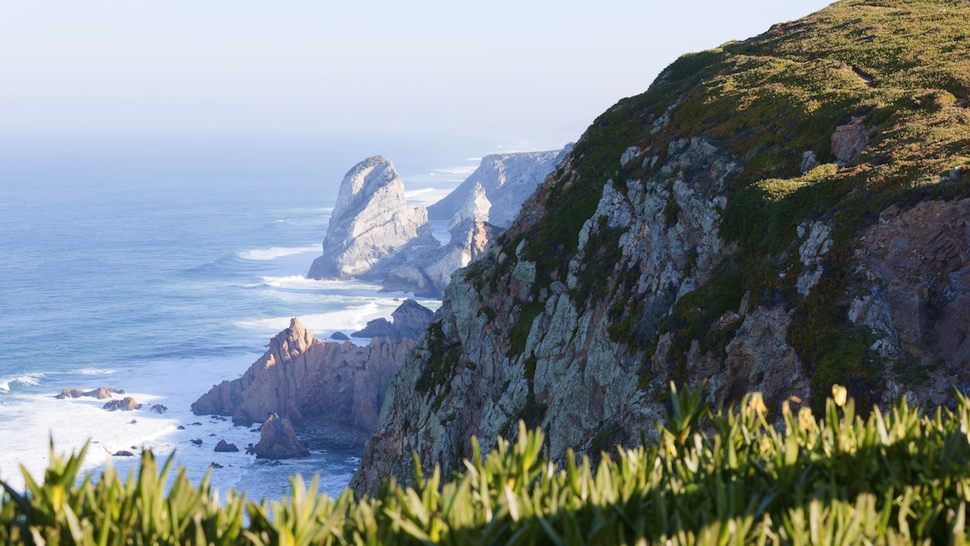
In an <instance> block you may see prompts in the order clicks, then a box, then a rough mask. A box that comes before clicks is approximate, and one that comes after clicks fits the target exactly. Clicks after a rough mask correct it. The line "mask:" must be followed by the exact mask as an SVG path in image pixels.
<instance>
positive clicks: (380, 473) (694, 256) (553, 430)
mask: <svg viewBox="0 0 970 546" xmlns="http://www.w3.org/2000/svg"><path fill="white" fill-rule="evenodd" d="M967 28H970V5H967V3H966V2H957V1H939V2H929V1H925V0H894V1H879V2H856V1H843V2H838V3H835V4H833V5H832V6H830V7H828V8H826V9H824V10H822V11H820V12H818V13H816V14H814V15H811V16H809V17H806V18H804V19H801V20H798V21H794V22H790V23H784V24H779V25H775V26H773V27H772V28H771V29H770V30H769V31H768V32H766V33H765V34H762V35H760V36H757V37H755V38H751V39H749V40H745V41H741V42H731V43H728V44H725V45H724V46H722V47H720V48H717V49H714V50H710V51H704V52H701V53H694V54H689V55H685V56H684V57H681V58H680V59H678V60H677V61H676V62H674V63H673V64H672V65H671V66H669V67H668V68H667V69H666V70H664V71H663V72H662V73H661V74H660V76H659V77H658V78H657V80H656V81H655V82H654V83H653V85H651V87H650V89H649V90H647V92H645V93H644V94H642V95H639V96H636V97H632V98H628V99H623V100H621V101H620V102H619V103H617V104H616V105H615V106H613V107H612V108H610V109H609V110H608V111H607V112H605V113H604V114H602V115H601V116H600V117H599V118H597V119H596V120H595V121H594V122H593V124H592V125H591V126H590V127H589V129H588V130H587V131H586V133H585V134H584V135H583V137H582V138H581V139H580V140H579V141H578V142H577V143H576V147H575V149H574V150H573V151H572V152H571V153H570V154H569V155H568V157H567V158H566V160H565V161H564V162H563V163H561V164H559V166H558V167H557V168H556V169H555V171H554V173H553V174H552V175H550V176H549V177H548V178H547V179H546V180H545V182H544V183H543V184H542V186H541V187H540V188H539V189H538V190H537V191H536V192H535V193H534V194H533V195H532V197H531V198H530V199H529V200H528V201H527V202H526V203H525V204H524V205H523V207H522V210H521V212H520V214H519V216H518V218H517V220H516V221H515V222H514V223H513V224H512V225H511V227H509V229H508V230H507V231H505V232H504V233H503V234H502V235H501V236H500V237H499V241H498V245H497V246H493V247H492V249H491V250H490V251H489V252H488V253H487V255H486V256H485V257H483V258H482V259H480V260H479V261H477V262H475V263H473V264H471V265H470V266H469V267H467V268H466V269H464V270H463V271H462V272H460V273H459V274H457V275H456V276H455V277H454V279H453V282H452V283H451V284H450V285H449V286H448V288H447V291H446V295H445V299H444V304H443V307H442V318H441V320H440V321H438V322H435V323H433V324H432V325H431V326H430V327H429V329H428V332H427V334H426V335H425V337H423V338H422V340H421V341H420V342H419V344H418V345H417V347H416V348H415V349H414V350H412V351H411V352H410V353H409V354H408V357H407V362H406V364H405V366H404V368H403V369H402V370H401V372H399V373H398V374H397V375H396V376H395V378H394V380H393V381H392V383H391V386H390V388H389V390H388V392H387V397H386V401H385V403H384V406H383V408H382V410H381V416H380V425H379V430H378V432H377V433H376V434H375V435H374V437H373V438H372V439H371V440H370V441H369V442H368V444H367V447H366V448H365V451H364V455H363V459H362V464H361V467H360V470H359V471H358V473H357V474H356V475H355V477H354V480H353V482H352V485H353V486H354V488H355V489H356V490H357V491H358V492H366V491H373V490H374V488H375V487H377V485H378V484H379V482H380V481H381V480H383V479H386V478H388V477H391V476H394V477H396V478H397V479H398V481H399V483H400V482H407V481H408V480H409V479H410V476H411V467H410V465H411V460H410V458H409V454H410V453H411V452H412V451H415V452H417V453H418V454H419V455H420V457H421V461H422V463H423V464H425V465H427V469H428V470H430V468H431V466H433V465H434V464H440V465H441V466H442V470H443V473H444V474H445V475H447V474H448V473H449V472H450V471H452V470H455V469H458V468H459V467H460V460H461V458H462V457H469V456H470V455H471V451H470V444H469V438H470V437H471V436H472V435H476V436H478V438H479V442H480V444H481V445H486V446H487V445H492V444H493V442H494V441H495V438H496V437H497V436H498V435H505V436H506V437H509V436H515V434H516V432H517V428H516V426H515V423H516V422H517V421H518V420H519V419H522V420H524V421H525V422H526V423H527V424H528V425H529V426H539V425H541V426H542V427H543V429H544V430H545V431H546V432H547V443H546V453H547V454H548V455H549V456H551V457H552V458H553V459H560V460H561V459H562V458H563V457H564V456H565V453H566V451H567V449H574V450H576V452H578V453H580V454H590V455H593V456H594V457H595V456H597V455H598V454H599V453H600V451H601V450H610V449H611V448H612V447H613V446H614V445H615V444H616V443H621V444H627V443H633V442H636V441H638V440H639V438H640V437H641V434H647V435H649V434H651V433H652V431H653V430H654V428H653V423H654V422H655V421H656V419H657V418H658V417H659V416H660V415H661V414H662V413H663V411H664V403H665V400H666V398H665V397H666V394H665V393H667V392H668V391H667V385H668V384H669V382H671V381H673V382H675V383H678V384H689V385H700V384H705V385H706V386H705V390H704V394H705V396H706V399H707V402H708V403H709V404H710V406H711V407H713V408H717V407H718V406H721V405H724V404H729V403H733V402H737V401H738V400H739V398H740V397H741V396H742V395H743V394H744V393H745V392H748V391H761V392H762V393H763V394H764V400H765V401H766V403H767V405H768V407H769V410H771V411H774V410H776V409H777V408H778V407H779V406H780V404H781V403H782V402H783V401H786V400H788V401H790V403H792V404H797V402H796V401H801V403H804V404H807V405H815V406H816V408H817V407H818V405H819V404H820V403H821V401H822V399H823V398H824V396H825V395H826V394H827V393H828V392H830V390H829V389H830V387H831V385H832V384H833V383H839V384H843V385H846V386H847V387H848V389H849V393H850V395H851V396H853V397H855V398H856V400H857V401H858V402H859V406H858V407H867V406H869V407H871V404H872V403H884V402H889V401H891V400H894V399H895V398H897V397H899V396H902V395H906V396H907V397H908V398H909V399H910V400H915V401H917V402H919V403H921V404H927V405H931V404H952V403H953V400H954V399H953V393H952V389H954V388H955V389H957V390H959V391H961V392H963V393H970V360H968V358H970V357H968V355H970V250H968V249H970V216H968V213H970V208H968V207H970V166H968V161H970V156H968V150H970V112H968V109H967V102H966V101H967V100H968V98H970V70H968V60H967V58H966V56H965V51H966V50H965V48H963V47H955V46H954V44H958V43H962V40H963V36H964V34H965V33H966V29H967Z"/></svg>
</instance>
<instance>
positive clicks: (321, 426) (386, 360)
mask: <svg viewBox="0 0 970 546" xmlns="http://www.w3.org/2000/svg"><path fill="white" fill-rule="evenodd" d="M415 307H421V306H420V305H418V304H417V303H415V302H413V301H411V300H408V301H407V302H405V303H404V304H403V305H402V306H401V307H399V308H398V309H397V310H396V311H395V313H394V318H395V321H394V323H392V324H390V325H389V326H390V330H391V331H392V332H393V333H394V335H395V337H396V339H390V338H387V337H374V338H373V339H372V340H371V341H370V343H369V344H367V345H366V346H358V345H354V344H353V343H350V342H344V343H335V342H332V341H323V340H319V339H317V338H315V337H313V334H311V333H310V332H309V331H308V330H307V329H306V328H305V327H304V326H303V325H302V324H301V323H300V321H299V320H298V319H295V318H294V319H293V320H292V321H291V322H290V327H289V328H287V329H286V330H283V331H282V332H280V333H279V334H277V335H276V337H274V338H273V339H272V340H270V343H269V349H268V350H267V351H266V353H265V354H264V355H263V356H262V357H261V358H260V359H259V360H257V361H256V362H255V363H253V365H252V366H251V367H250V368H249V370H247V371H246V373H245V374H243V376H242V377H240V378H238V379H235V380H233V381H223V382H222V383H220V384H219V385H215V386H213V387H212V389H211V390H210V391H209V392H207V393H206V394H204V395H203V396H202V397H200V398H199V399H198V400H197V401H196V402H195V403H193V404H192V411H193V412H195V413H196V414H200V415H201V414H215V415H225V416H230V417H232V420H233V422H234V423H236V424H240V425H247V426H248V425H250V424H252V423H254V422H264V421H266V420H267V419H268V418H269V417H270V416H272V415H276V416H277V418H278V420H279V421H280V422H281V423H282V424H285V423H292V424H293V425H295V426H296V427H297V428H302V429H304V430H310V431H313V432H314V433H315V436H317V437H318V438H317V439H320V440H327V436H328V435H329V434H334V435H335V436H336V437H335V438H332V440H334V441H340V442H344V441H345V439H346V437H347V436H356V437H358V438H360V439H361V441H362V440H363V439H365V438H366V437H367V436H368V435H369V434H371V433H372V432H374V431H375V430H376V428H377V415H378V411H379V410H380V407H381V404H382V403H383V401H384V393H385V391H386V390H387V385H388V384H389V383H390V380H391V376H392V375H393V374H394V372H396V371H397V370H398V369H400V368H401V366H402V365H403V363H404V355H405V353H406V352H407V350H408V349H410V348H411V347H413V346H414V344H415V339H414V337H416V336H415V333H417V332H421V331H423V330H424V328H425V327H426V326H427V324H428V322H429V321H430V320H431V312H430V311H429V310H428V309H425V308H423V307H421V310H423V312H422V311H421V310H416V309H415ZM276 437H280V438H285V437H286V435H285V434H282V435H281V434H277V435H276V436H274V438H276ZM270 444H272V443H270Z"/></svg>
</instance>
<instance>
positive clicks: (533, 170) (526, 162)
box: [428, 144, 572, 228]
mask: <svg viewBox="0 0 970 546" xmlns="http://www.w3.org/2000/svg"><path fill="white" fill-rule="evenodd" d="M570 150H572V145H571V144H569V145H567V146H566V147H565V148H563V149H562V150H554V151H550V152H528V153H514V154H496V155H489V156H485V157H484V158H483V159H482V163H481V165H479V167H478V169H476V170H475V172H473V173H472V174H471V176H469V177H468V178H467V179H466V180H465V181H464V182H462V183H461V185H460V186H458V187H457V188H455V191H453V192H451V193H449V194H448V195H447V196H446V197H445V198H443V199H442V200H441V201H438V202H437V203H435V204H433V205H431V206H430V207H428V216H429V217H430V218H431V219H432V220H449V221H451V220H452V218H454V216H455V215H456V214H459V213H462V212H463V211H466V210H467V209H468V208H469V206H471V207H473V208H474V207H475V206H476V205H474V203H475V202H476V200H477V201H478V202H479V204H481V200H480V198H479V197H478V194H477V190H476V188H479V187H480V188H481V189H482V190H483V191H484V197H485V201H486V202H487V208H488V215H487V217H486V218H479V219H477V220H478V221H485V222H488V223H490V224H492V225H494V226H498V227H502V228H506V227H509V226H510V225H511V224H512V220H515V217H516V216H518V214H519V209H520V208H522V203H523V202H524V201H525V200H526V198H527V197H529V196H530V195H532V192H534V191H535V189H536V188H537V187H538V186H539V184H541V183H542V181H543V180H545V179H546V176H548V175H549V173H551V172H552V170H553V169H555V168H556V165H558V164H559V162H560V161H561V160H562V158H563V157H564V156H565V154H567V153H569V151H570ZM469 203H473V205H469Z"/></svg>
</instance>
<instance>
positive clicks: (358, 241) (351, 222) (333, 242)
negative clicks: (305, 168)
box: [307, 156, 438, 279]
mask: <svg viewBox="0 0 970 546" xmlns="http://www.w3.org/2000/svg"><path fill="white" fill-rule="evenodd" d="M408 245H410V246H411V247H415V246H418V247H420V246H424V245H430V246H437V245H438V242H437V241H436V240H435V239H434V237H432V236H431V227H430V225H429V224H428V211H427V210H426V209H425V208H423V207H416V208H415V207H410V206H408V204H407V201H406V200H405V198H404V183H403V182H402V181H401V177H400V176H399V175H398V174H397V171H396V170H394V165H393V164H392V163H391V162H390V161H388V160H387V159H385V158H383V157H380V156H375V157H371V158H368V159H365V160H364V161H361V162H360V163H358V164H357V165H355V166H354V168H352V169H351V170H350V171H349V172H348V173H347V175H346V176H345V177H344V179H343V181H342V182H341V184H340V190H339V192H338V194H337V202H336V204H335V205H334V208H333V213H332V214H331V216H330V225H329V226H328V227H327V235H326V238H324V240H323V255H322V256H320V257H319V258H317V259H316V260H314V261H313V265H312V266H311V267H310V272H309V274H308V275H307V276H308V277H309V278H311V279H324V278H336V279H346V278H351V277H358V278H368V277H371V278H379V277H382V276H383V272H382V271H381V270H380V266H381V264H382V263H384V262H386V261H387V260H389V259H391V258H393V257H394V256H395V255H396V254H397V253H398V252H399V251H401V249H402V248H404V247H405V246H408Z"/></svg>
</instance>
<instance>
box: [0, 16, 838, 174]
mask: <svg viewBox="0 0 970 546" xmlns="http://www.w3.org/2000/svg"><path fill="white" fill-rule="evenodd" d="M827 4H828V2H827V1H825V0H785V1H784V2H779V1H777V0H744V1H739V2H723V1H720V0H718V1H714V0H674V1H664V2H656V1H650V0H597V1H595V2H593V1H577V0H559V1H556V2H553V1H534V0H533V1H529V0H518V1H508V0H492V1H490V2H488V3H481V2H475V3H473V2H455V1H428V0H412V1H410V2H390V1H373V0H371V1H367V0H359V1H356V2H329V1H322V0H277V1H274V2H266V1H265V0H201V1H200V0H164V1H159V0H154V1H149V0H85V1H84V2H77V1H76V0H37V1H27V0H5V1H2V2H0V179H2V178H4V175H6V178H7V179H9V178H10V176H14V175H23V174H25V173H27V174H33V173H36V172H38V171H39V170H43V169H45V168H53V167H52V166H57V167H62V168H63V169H66V170H69V171H71V172H74V171H75V170H78V169H82V168H86V166H89V164H90V165H93V164H98V165H99V167H100V168H102V171H103V170H104V167H105V166H106V165H109V164H114V163H118V162H119V161H120V160H121V158H128V159H130V161H132V162H134V163H135V164H138V165H147V164H149V163H151V164H154V165H159V166H163V167H165V168H170V167H171V166H173V165H179V166H182V167H184V168H186V169H190V170H191V169H200V168H203V167H204V166H206V165H208V164H213V163H218V162H219V161H222V162H223V163H226V162H227V161H229V160H228V159H226V158H230V157H231V158H232V159H231V162H235V163H236V164H238V165H237V166H238V167H239V169H240V170H241V171H247V172H249V171H252V170H254V169H258V168H263V167H265V165H268V164H274V165H282V164H286V163H290V164H293V165H297V164H300V165H304V164H306V163H307V161H316V163H317V164H320V165H322V164H324V163H326V164H328V165H329V164H335V165H339V169H338V168H337V167H334V169H335V170H334V171H333V172H332V173H330V172H328V173H325V174H326V176H339V174H337V173H338V172H339V173H342V172H343V170H345V169H346V168H349V166H351V165H352V164H353V162H355V161H356V160H358V159H360V158H363V157H366V156H367V155H374V154H375V153H382V154H385V155H388V154H391V155H393V156H394V157H395V162H396V163H397V161H398V160H399V159H402V158H407V157H414V166H415V167H414V168H415V169H419V167H418V165H427V164H432V163H437V162H441V161H443V160H442V159H439V157H437V156H436V157H434V158H431V157H416V156H421V153H422V152H426V151H428V150H429V149H430V148H431V147H434V148H435V151H436V152H437V153H439V156H440V157H452V156H455V157H456V158H457V157H462V158H469V157H475V156H478V157H480V156H481V155H483V154H484V153H492V152H495V151H502V150H539V149H554V148H558V147H561V146H562V145H563V144H565V143H566V142H570V141H574V140H576V139H577V138H578V137H579V136H580V135H581V134H582V132H583V131H584V130H585V129H586V127H587V126H588V125H589V124H590V123H591V122H592V121H593V119H595V117H596V116H597V115H599V114H600V113H602V112H603V111H605V110H606V109H607V108H609V107H610V106H611V105H613V104H615V103H616V102H617V101H618V100H619V99H621V98H623V97H627V96H632V95H636V94H639V93H642V92H643V91H645V90H646V89H647V87H648V86H649V85H650V83H651V82H652V81H653V79H654V78H655V77H656V76H657V74H659V73H660V71H661V70H663V68H664V67H666V66H667V65H668V64H670V63H671V62H673V61H674V60H675V59H676V58H677V57H678V56H680V55H681V54H683V53H687V52H692V51H700V50H704V49H708V48H712V47H717V46H718V45H720V44H722V43H724V42H726V41H729V40H734V39H744V38H747V37H750V36H753V35H756V34H759V33H761V32H764V31H766V30H767V29H768V28H769V27H770V26H771V25H772V24H774V23H777V22H783V21H789V20H793V19H797V18H799V17H802V16H804V15H807V14H809V13H812V12H814V11H816V10H818V9H821V8H822V7H824V6H825V5H827ZM153 139H154V140H153ZM165 139H168V141H173V139H175V140H178V141H179V142H183V143H188V142H189V141H191V142H193V144H191V145H190V144H184V146H183V148H184V149H183V150H182V151H180V152H179V153H177V154H174V155H172V154H169V155H164V154H162V155H158V154H156V155H158V157H154V158H148V157H147V156H144V153H143V152H144V150H148V149H152V150H161V149H162V148H164V146H162V145H157V146H156V144H155V143H156V142H162V141H163V140H165ZM193 139H194V140H193ZM335 139H336V140H339V141H340V142H342V143H344V144H345V146H344V147H343V148H341V149H339V150H338V149H332V148H333V146H331V145H329V144H328V143H332V142H334V141H335ZM199 142H205V144H196V143H199ZM408 143H409V146H408V145H407V144H408ZM273 146H275V147H276V150H275V151H268V150H270V149H271V148H273ZM449 146H450V147H449ZM325 148H326V149H329V151H330V153H331V154H332V157H329V158H323V156H322V155H320V152H319V150H322V149H325ZM52 151H57V152H58V153H59V155H57V156H56V157H53V156H51V155H50V154H51V153H52ZM71 154H73V155H71ZM98 154H100V155H98ZM139 154H142V155H139ZM220 154H221V155H220ZM391 155H389V157H391ZM143 156H144V157H143ZM345 156H352V157H353V158H354V160H353V161H351V159H350V158H347V159H343V158H344V157H345ZM217 158H222V159H217ZM301 162H302V163H301ZM21 167H22V168H21ZM466 167H467V166H466ZM18 168H20V170H19V171H17V169H18ZM300 168H303V167H300ZM421 168H423V167H421ZM304 170H305V169H304ZM399 170H402V171H406V170H407V168H404V169H401V167H400V166H399ZM318 174H319V173H318ZM0 182H2V180H0Z"/></svg>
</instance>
